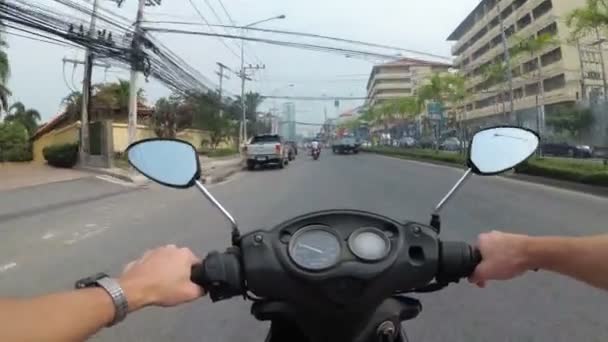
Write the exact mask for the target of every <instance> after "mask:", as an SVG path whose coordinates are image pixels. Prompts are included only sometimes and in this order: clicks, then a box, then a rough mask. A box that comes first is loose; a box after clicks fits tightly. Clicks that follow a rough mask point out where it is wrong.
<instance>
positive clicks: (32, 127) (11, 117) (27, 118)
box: [4, 102, 40, 136]
mask: <svg viewBox="0 0 608 342" xmlns="http://www.w3.org/2000/svg"><path fill="white" fill-rule="evenodd" d="M4 120H5V121H7V122H10V121H16V122H19V123H21V124H22V125H23V126H25V128H26V129H27V132H28V133H29V135H30V136H32V134H34V132H35V131H36V129H37V128H38V122H39V121H40V113H39V112H38V111H37V110H35V109H31V108H29V109H28V108H26V107H25V105H24V104H23V103H21V102H15V103H13V104H12V105H11V106H10V107H9V114H8V115H7V116H6V117H5V118H4Z"/></svg>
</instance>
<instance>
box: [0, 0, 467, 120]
mask: <svg viewBox="0 0 608 342" xmlns="http://www.w3.org/2000/svg"><path fill="white" fill-rule="evenodd" d="M32 1H37V2H40V3H44V4H46V5H48V4H49V3H50V2H51V1H52V0H32ZM77 1H79V2H81V3H82V4H85V5H86V4H88V3H90V1H91V0H77ZM100 1H101V5H102V6H103V7H105V8H108V9H112V10H113V11H115V12H117V13H120V14H121V15H123V16H125V17H128V18H131V19H134V18H135V12H136V2H137V0H125V3H124V4H123V7H122V8H120V9H119V8H117V7H116V5H115V4H114V3H113V2H112V1H110V0H100ZM190 1H192V2H194V4H195V5H196V6H197V7H198V8H199V9H200V11H201V12H202V13H203V15H204V16H205V17H206V18H207V19H208V20H209V22H211V23H219V21H218V19H217V18H215V16H214V14H213V12H212V11H211V10H210V8H209V6H208V4H211V6H212V7H213V8H214V9H215V11H216V12H217V14H218V15H219V16H220V19H221V20H222V23H226V24H228V23H229V22H228V19H227V17H226V16H225V14H224V12H223V11H222V9H221V7H220V2H219V0H163V1H162V2H163V4H162V5H161V6H159V7H147V8H146V14H145V19H147V20H183V21H192V22H195V21H199V22H200V20H201V19H200V17H198V16H197V14H196V12H195V11H194V9H193V8H192V5H191V4H190ZM222 2H223V4H224V5H225V7H226V8H227V10H228V12H229V14H230V15H231V16H232V18H233V19H234V21H235V22H236V23H237V24H238V25H243V24H248V23H251V22H254V21H257V20H260V19H264V18H267V17H271V16H275V15H279V14H284V15H286V17H287V18H286V19H284V20H278V21H273V22H269V23H265V24H262V25H260V27H264V28H276V29H283V30H290V31H303V32H309V33H316V34H323V35H331V36H337V37H342V38H348V39H354V40H361V41H368V42H374V43H380V44H389V45H394V46H399V47H403V48H408V49H412V50H419V51H425V52H429V53H434V54H438V55H443V56H449V55H450V43H448V42H446V40H445V39H446V37H447V36H448V35H449V34H450V33H451V31H452V30H453V29H454V28H455V27H456V26H457V25H458V24H459V23H460V21H461V20H462V19H463V18H464V17H465V16H466V15H467V14H468V13H469V12H470V11H471V10H472V9H473V7H474V6H475V5H476V4H477V3H478V0H459V1H456V0H427V1H420V0H375V1H372V0H358V1H353V0H323V1H321V0H286V1H278V0H255V1H254V0H222ZM54 6H56V8H57V9H61V10H63V11H65V12H66V13H69V14H72V15H74V14H77V12H75V11H74V10H72V9H69V8H67V7H65V8H64V7H63V6H62V5H59V4H55V5H54ZM155 25H157V26H159V25H162V26H165V27H169V26H170V25H167V24H155ZM171 27H175V26H171ZM181 28H184V29H189V30H204V29H205V28H204V27H194V26H189V27H181ZM215 30H216V31H217V32H220V33H224V32H223V31H221V29H218V28H216V29H215ZM231 33H234V32H231ZM154 35H155V36H156V37H157V38H159V39H160V40H161V41H162V42H163V43H164V44H165V45H167V47H169V48H170V49H172V50H173V51H174V52H176V53H177V54H178V55H180V57H182V58H183V59H184V60H186V61H187V62H188V63H189V64H190V65H191V66H193V67H194V68H196V69H197V70H199V71H200V72H201V73H202V74H203V75H205V76H207V78H209V79H210V80H211V81H213V82H214V83H213V84H217V81H218V80H217V76H216V75H215V71H216V70H217V65H216V62H222V63H224V64H226V65H228V66H229V67H231V68H233V70H238V66H239V58H238V57H237V56H238V52H239V48H238V46H239V44H240V43H239V41H229V40H226V41H225V43H226V44H227V45H228V46H229V47H230V48H231V49H228V48H227V47H226V46H225V45H224V44H222V42H221V41H220V40H219V39H217V38H212V37H203V36H183V35H176V34H165V33H163V34H160V33H155V34H154ZM250 35H252V36H256V37H265V38H271V39H281V40H288V41H299V42H308V43H319V44H322V45H330V46H335V45H336V43H334V42H331V41H322V40H310V39H303V38H300V37H292V36H279V35H268V34H262V33H253V32H252V33H250ZM7 40H8V42H9V48H8V54H9V58H10V62H11V68H12V75H11V78H10V81H9V88H10V89H11V90H12V91H13V94H14V95H13V97H12V98H11V101H13V102H15V101H22V102H24V103H25V104H26V106H28V107H33V108H36V109H38V110H39V111H40V112H41V114H42V117H43V120H46V119H48V118H50V117H51V116H53V115H55V114H56V112H57V111H59V110H60V103H61V99H62V98H63V97H64V96H65V95H66V94H68V93H69V92H70V88H69V87H72V88H73V87H74V86H75V87H76V88H78V89H80V88H81V81H82V69H83V68H82V66H79V67H77V68H76V69H75V70H74V69H73V67H72V66H71V65H66V66H65V70H64V69H63V68H62V58H64V57H69V58H80V59H82V57H83V55H84V53H83V51H82V50H76V49H67V48H63V47H58V46H54V45H48V44H45V43H41V42H35V41H31V40H27V39H24V38H20V37H14V36H10V35H9V36H8V37H7ZM340 46H344V45H340ZM350 47H351V48H355V49H362V50H367V51H370V50H371V51H378V50H377V49H373V48H369V47H361V46H350ZM382 52H387V51H382ZM412 56H415V55H412ZM246 59H247V60H248V61H250V62H251V63H256V62H262V63H264V64H265V65H266V70H264V71H262V72H259V73H257V74H256V76H255V77H254V78H255V81H253V82H248V83H247V89H248V90H254V91H257V92H260V93H262V94H266V95H302V96H321V95H322V94H326V95H327V96H330V97H331V96H365V95H366V90H365V86H366V81H367V76H368V75H369V72H370V70H371V67H372V65H373V64H374V63H375V62H376V63H377V62H381V61H379V60H376V61H374V60H371V59H370V60H361V59H353V58H346V57H344V56H340V55H337V54H328V53H321V52H313V51H307V50H300V49H294V48H287V47H279V46H272V45H266V44H263V43H248V44H247V45H246ZM118 77H121V78H125V79H128V72H126V71H124V70H120V69H111V70H110V72H108V73H106V72H105V71H104V70H103V69H100V68H96V69H95V71H94V80H95V82H101V81H104V80H107V81H113V80H116V79H117V78H118ZM224 84H225V89H226V90H227V91H228V92H229V93H232V94H236V93H239V92H240V82H239V79H238V78H237V77H235V76H234V75H232V76H231V78H230V79H229V80H227V81H225V83H224ZM289 84H294V87H289V86H288V85H289ZM142 86H143V88H144V89H145V91H146V94H147V97H148V99H149V101H150V102H151V103H153V102H154V101H155V100H156V99H157V98H158V97H160V96H166V95H168V94H169V93H170V91H169V90H168V89H167V88H166V87H164V86H163V85H162V84H160V83H159V82H157V81H155V80H151V81H150V82H149V83H143V81H142ZM282 102H283V100H276V101H274V100H267V101H266V102H265V103H264V104H263V106H262V108H261V109H268V108H271V107H273V106H278V107H280V105H281V104H282ZM358 104H360V101H359V102H355V101H343V102H342V103H341V105H340V108H339V111H340V112H342V111H345V110H347V109H349V108H351V107H354V106H356V105H358ZM325 105H326V106H327V108H328V114H329V116H330V117H332V116H335V115H336V110H335V108H334V107H333V102H327V103H324V102H321V101H314V102H311V101H297V102H296V114H297V120H298V121H306V122H322V120H323V107H324V106H325Z"/></svg>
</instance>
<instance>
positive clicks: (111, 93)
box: [93, 79, 145, 115]
mask: <svg viewBox="0 0 608 342" xmlns="http://www.w3.org/2000/svg"><path fill="white" fill-rule="evenodd" d="M129 93H130V83H129V81H126V80H121V79H119V80H118V82H114V83H104V84H97V85H95V86H94V95H93V103H94V105H95V106H99V107H105V108H111V109H117V110H118V111H119V112H120V114H121V115H123V114H124V115H126V114H128V112H129ZM137 101H138V102H143V101H145V94H144V90H143V89H141V88H140V89H139V90H138V91H137Z"/></svg>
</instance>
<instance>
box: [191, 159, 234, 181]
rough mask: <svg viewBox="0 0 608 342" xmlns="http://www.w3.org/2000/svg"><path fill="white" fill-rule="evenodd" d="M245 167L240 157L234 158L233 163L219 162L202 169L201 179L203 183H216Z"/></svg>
mask: <svg viewBox="0 0 608 342" xmlns="http://www.w3.org/2000/svg"><path fill="white" fill-rule="evenodd" d="M244 168H245V166H244V165H243V161H242V160H241V159H238V160H235V161H234V162H233V163H223V165H222V163H219V165H213V164H211V166H210V167H209V168H208V169H206V170H203V175H202V176H201V179H202V181H203V183H204V184H217V183H220V182H223V181H225V180H226V179H227V178H228V177H230V176H232V175H234V174H235V173H237V172H239V171H242V170H243V169H244Z"/></svg>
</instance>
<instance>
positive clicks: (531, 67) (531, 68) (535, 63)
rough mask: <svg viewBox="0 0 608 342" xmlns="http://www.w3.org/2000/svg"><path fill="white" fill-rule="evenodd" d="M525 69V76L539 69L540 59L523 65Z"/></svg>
mask: <svg viewBox="0 0 608 342" xmlns="http://www.w3.org/2000/svg"><path fill="white" fill-rule="evenodd" d="M523 69H524V74H527V73H529V72H532V71H534V70H536V69H538V59H537V58H534V59H532V60H530V61H527V62H526V63H524V64H523Z"/></svg>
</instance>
